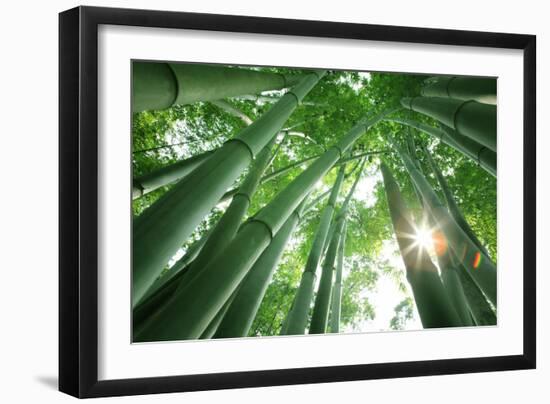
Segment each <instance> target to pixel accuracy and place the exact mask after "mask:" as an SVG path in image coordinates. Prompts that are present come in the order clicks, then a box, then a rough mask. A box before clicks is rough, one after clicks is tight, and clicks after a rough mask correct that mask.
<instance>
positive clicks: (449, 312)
mask: <svg viewBox="0 0 550 404" xmlns="http://www.w3.org/2000/svg"><path fill="white" fill-rule="evenodd" d="M380 169H381V171H382V177H383V180H384V187H385V190H386V197H387V202H388V208H389V211H390V217H391V220H392V224H393V229H394V233H395V236H396V238H397V244H398V245H399V249H400V251H401V256H402V258H403V263H404V264H405V268H406V273H407V280H408V282H409V284H410V285H411V288H412V291H413V296H414V300H415V303H416V307H417V309H418V314H419V315H420V320H421V321H422V325H423V327H424V328H433V327H457V326H461V325H462V322H461V321H460V319H459V317H458V314H457V313H456V311H455V309H454V307H453V306H452V303H451V301H450V300H449V297H448V295H447V291H446V290H445V288H444V286H443V283H442V282H441V279H440V278H439V274H438V271H437V268H436V267H435V265H434V264H433V262H432V261H431V259H430V257H429V256H428V253H427V251H426V250H425V248H424V247H422V245H420V244H418V243H416V240H415V238H414V235H415V234H416V226H415V225H414V222H413V219H412V215H411V213H410V212H409V209H408V208H407V206H406V204H405V201H404V200H403V197H402V196H401V191H400V189H399V186H398V185H397V182H396V181H395V179H394V177H393V175H392V173H391V171H390V169H389V168H388V167H387V166H386V164H384V163H382V164H381V165H380Z"/></svg>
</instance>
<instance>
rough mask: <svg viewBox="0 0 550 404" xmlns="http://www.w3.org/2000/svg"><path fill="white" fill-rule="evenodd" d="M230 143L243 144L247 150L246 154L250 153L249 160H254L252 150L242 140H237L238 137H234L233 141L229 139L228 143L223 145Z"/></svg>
mask: <svg viewBox="0 0 550 404" xmlns="http://www.w3.org/2000/svg"><path fill="white" fill-rule="evenodd" d="M230 142H237V143H241V144H244V145H245V147H246V149H247V150H248V152H249V153H250V158H252V159H253V158H254V151H253V150H252V148H251V147H250V146H249V145H248V143H246V142H245V141H244V140H242V139H241V138H238V137H234V138H233V139H229V140H228V141H226V142H225V144H228V143H230Z"/></svg>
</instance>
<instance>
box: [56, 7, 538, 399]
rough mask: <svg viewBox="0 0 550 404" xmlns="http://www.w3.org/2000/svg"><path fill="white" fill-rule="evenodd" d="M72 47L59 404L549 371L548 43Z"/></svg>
mask: <svg viewBox="0 0 550 404" xmlns="http://www.w3.org/2000/svg"><path fill="white" fill-rule="evenodd" d="M59 27H60V36H59V38H60V43H59V46H60V51H59V55H60V59H59V78H60V90H59V91H60V105H59V110H60V112H59V113H60V118H59V128H60V129H59V137H60V224H59V225H60V255H59V259H60V267H59V285H60V288H59V290H60V295H59V308H60V321H59V346H60V350H59V351H60V354H59V355H60V356H59V388H60V390H61V391H63V392H65V393H68V394H70V395H73V396H76V397H82V398H84V397H102V396H115V395H132V394H149V393H163V392H183V391H196V390H209V389H222V388H240V387H257V386H273V385H288V384H299V383H322V382H334V381H347V380H361V379H378V378H395V377H409V376H426V375H439V374H455V373H466V372H486V371H499V370H513V369H531V368H534V367H535V362H536V361H535V357H536V355H535V345H536V344H535V309H536V307H535V300H536V299H535V285H536V280H535V257H536V254H535V250H536V247H535V246H536V243H535V118H536V116H535V98H536V97H535V90H536V88H535V65H536V63H535V43H536V42H535V37H534V36H531V35H520V34H504V33H488V32H471V31H455V30H443V29H425V28H411V27H396V26H379V25H366V24H349V23H338V22H325V21H306V20H285V19H273V18H260V17H245V16H227V15H213V14H195V13H180V12H166V11H152V10H129V9H128V10H126V9H109V8H94V7H78V8H75V9H71V10H68V11H65V12H63V13H61V14H60V17H59ZM497 153H498V158H497Z"/></svg>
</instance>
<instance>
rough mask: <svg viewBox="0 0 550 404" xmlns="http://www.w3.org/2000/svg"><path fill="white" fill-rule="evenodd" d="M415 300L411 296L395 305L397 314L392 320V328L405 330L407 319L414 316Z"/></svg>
mask: <svg viewBox="0 0 550 404" xmlns="http://www.w3.org/2000/svg"><path fill="white" fill-rule="evenodd" d="M413 304H414V303H413V300H412V299H411V298H410V297H407V298H405V299H403V300H402V301H401V302H399V304H398V305H397V306H395V309H394V311H395V316H393V317H392V319H391V320H390V328H391V329H392V330H403V329H405V326H406V324H407V321H409V320H411V319H412V318H413Z"/></svg>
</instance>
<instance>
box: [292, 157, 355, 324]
mask: <svg viewBox="0 0 550 404" xmlns="http://www.w3.org/2000/svg"><path fill="white" fill-rule="evenodd" d="M345 172H346V166H345V165H341V166H340V169H339V171H338V175H337V177H336V180H335V181H334V185H333V186H332V190H331V193H330V197H329V200H328V202H327V204H326V206H325V208H324V209H323V213H322V214H321V219H320V221H319V226H318V227H317V231H316V232H315V236H314V238H313V243H312V245H311V250H310V252H309V255H308V257H307V261H306V266H305V268H304V272H303V273H302V278H301V279H300V286H299V287H298V291H297V292H296V296H295V298H294V305H293V310H291V311H290V312H289V313H288V314H287V319H286V330H285V332H286V335H293V334H303V333H304V332H305V329H306V326H307V320H308V313H309V307H310V305H311V301H312V297H313V288H314V287H315V278H316V272H317V267H318V266H319V262H320V260H321V255H322V253H323V247H324V245H325V244H327V236H328V235H329V234H331V233H329V229H330V223H331V222H332V216H333V214H334V209H335V205H336V199H337V198H338V193H339V192H340V188H341V187H342V183H343V181H344V175H345Z"/></svg>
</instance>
